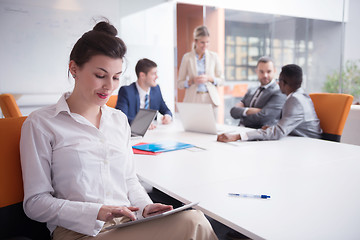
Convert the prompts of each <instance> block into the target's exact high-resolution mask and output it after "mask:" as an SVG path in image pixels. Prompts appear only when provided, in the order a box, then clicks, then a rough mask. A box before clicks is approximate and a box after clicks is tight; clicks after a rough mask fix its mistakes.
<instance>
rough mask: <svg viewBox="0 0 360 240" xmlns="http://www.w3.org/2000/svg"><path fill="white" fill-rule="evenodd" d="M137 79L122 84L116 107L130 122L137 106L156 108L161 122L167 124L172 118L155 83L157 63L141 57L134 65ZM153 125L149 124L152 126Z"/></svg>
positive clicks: (136, 111) (136, 110) (137, 108)
mask: <svg viewBox="0 0 360 240" xmlns="http://www.w3.org/2000/svg"><path fill="white" fill-rule="evenodd" d="M135 71H136V76H137V78H138V79H137V81H136V82H134V83H132V84H130V85H129V86H122V87H121V88H120V90H119V94H118V100H117V104H116V107H115V108H117V109H120V110H121V111H122V112H123V113H125V115H126V116H127V117H128V121H129V123H131V122H132V121H133V120H134V118H135V116H136V114H137V113H138V111H139V108H146V109H154V110H158V111H159V112H160V113H161V114H162V115H163V117H162V120H161V121H162V123H163V124H169V123H170V122H171V120H172V113H171V111H170V110H169V108H168V107H167V106H166V104H165V102H164V100H163V98H162V95H161V90H160V87H159V86H158V85H157V83H156V79H157V78H158V76H157V65H156V63H155V62H153V61H151V60H149V59H146V58H143V59H140V60H139V61H138V62H137V64H136V67H135ZM153 127H154V126H150V128H153Z"/></svg>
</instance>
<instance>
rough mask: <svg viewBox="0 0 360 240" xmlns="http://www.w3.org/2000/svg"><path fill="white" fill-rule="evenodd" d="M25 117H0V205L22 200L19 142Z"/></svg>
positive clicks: (3, 205)
mask: <svg viewBox="0 0 360 240" xmlns="http://www.w3.org/2000/svg"><path fill="white" fill-rule="evenodd" d="M25 119H26V117H19V118H4V119H0V132H1V135H0V153H1V157H0V196H1V198H0V207H5V206H8V205H11V204H15V203H19V202H22V200H23V198H24V191H23V181H22V173H21V165H20V149H19V142H20V133H21V126H22V124H23V122H24V120H25Z"/></svg>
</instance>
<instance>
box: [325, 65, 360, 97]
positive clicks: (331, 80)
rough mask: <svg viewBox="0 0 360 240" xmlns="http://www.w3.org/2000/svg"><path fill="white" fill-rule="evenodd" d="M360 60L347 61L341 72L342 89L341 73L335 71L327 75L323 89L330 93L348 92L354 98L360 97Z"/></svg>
mask: <svg viewBox="0 0 360 240" xmlns="http://www.w3.org/2000/svg"><path fill="white" fill-rule="evenodd" d="M359 64H360V60H355V61H351V60H348V61H347V62H346V63H345V66H344V68H343V71H342V73H341V79H342V91H341V89H340V84H339V79H340V73H339V72H338V71H334V72H333V73H332V74H329V75H327V76H326V78H327V80H326V82H325V84H324V87H323V90H324V91H325V92H330V93H340V92H342V93H347V94H351V95H353V96H354V99H358V98H359V97H360V67H359Z"/></svg>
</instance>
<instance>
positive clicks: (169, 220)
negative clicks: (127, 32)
mask: <svg viewBox="0 0 360 240" xmlns="http://www.w3.org/2000/svg"><path fill="white" fill-rule="evenodd" d="M116 35H117V30H116V29H115V27H114V26H112V25H110V24H109V23H107V22H100V23H98V24H96V26H95V27H94V28H93V30H91V31H89V32H86V33H85V34H84V35H83V36H82V37H81V38H80V39H79V40H78V41H77V42H76V44H75V45H74V48H73V49H72V51H71V54H70V63H69V72H70V73H71V75H72V76H73V78H74V79H75V86H74V89H73V91H72V92H68V93H65V94H64V95H63V96H62V97H61V98H60V99H59V101H58V102H57V103H56V104H55V105H52V106H48V107H44V108H42V109H40V110H37V111H34V112H33V113H31V114H30V115H29V117H28V118H27V119H26V121H25V122H24V124H23V127H22V132H21V140H20V154H21V166H22V172H23V181H24V210H25V213H26V215H27V216H29V217H30V218H32V219H34V220H36V221H39V222H46V223H47V226H48V228H49V230H50V232H51V234H52V239H53V240H59V239H66V240H72V239H83V240H85V239H170V238H172V239H216V236H215V234H214V232H213V230H212V228H211V225H210V224H209V222H208V221H207V220H206V218H205V217H204V215H203V214H202V213H201V212H200V211H196V210H191V211H184V212H181V213H179V214H174V215H171V216H168V217H165V218H161V219H157V220H153V221H149V222H147V223H144V224H137V225H134V226H132V227H125V228H121V229H115V230H106V229H105V228H106V227H107V226H111V225H113V224H116V223H122V222H126V221H132V220H135V219H136V218H144V217H148V216H152V215H155V214H158V213H161V212H165V211H168V210H170V209H172V206H170V205H163V204H160V203H155V204H154V203H152V201H151V200H150V198H149V196H148V195H147V194H146V192H145V190H144V188H143V187H142V186H141V185H140V183H139V181H138V178H137V176H136V173H135V166H134V161H133V159H132V158H133V153H132V148H131V142H130V127H129V124H128V121H127V118H126V116H125V115H124V114H123V113H122V112H121V111H119V110H117V109H113V108H110V107H108V106H106V104H105V103H106V102H107V101H108V99H109V97H110V96H111V94H112V92H113V91H114V90H115V89H117V88H118V86H119V77H120V75H121V73H122V64H123V57H124V55H125V52H126V46H125V44H124V42H123V41H122V40H121V39H120V38H118V37H116Z"/></svg>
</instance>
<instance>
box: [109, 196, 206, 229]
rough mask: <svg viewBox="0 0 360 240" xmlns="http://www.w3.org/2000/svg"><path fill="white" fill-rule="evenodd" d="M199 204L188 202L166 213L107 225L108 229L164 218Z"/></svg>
mask: <svg viewBox="0 0 360 240" xmlns="http://www.w3.org/2000/svg"><path fill="white" fill-rule="evenodd" d="M198 204H199V202H194V203H189V204H186V205H184V206H182V207H179V208H175V209H173V210H170V211H167V212H164V213H160V214H158V215H155V216H151V217H147V218H142V219H138V220H135V221H130V222H126V223H121V224H117V225H113V226H110V227H107V228H106V229H113V228H122V227H127V226H131V225H134V224H138V223H142V222H148V221H151V220H154V219H158V218H162V217H165V216H169V215H171V214H174V213H177V212H180V211H184V210H187V209H190V208H192V207H193V206H196V205H198Z"/></svg>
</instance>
